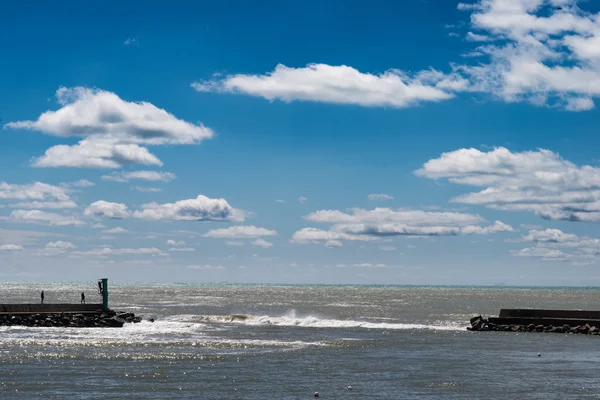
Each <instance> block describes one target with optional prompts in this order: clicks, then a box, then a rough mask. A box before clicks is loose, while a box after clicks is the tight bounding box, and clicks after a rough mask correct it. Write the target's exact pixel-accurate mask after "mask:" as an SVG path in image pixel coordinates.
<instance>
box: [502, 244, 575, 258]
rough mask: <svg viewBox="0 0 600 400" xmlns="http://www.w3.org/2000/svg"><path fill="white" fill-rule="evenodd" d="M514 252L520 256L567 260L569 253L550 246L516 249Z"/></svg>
mask: <svg viewBox="0 0 600 400" xmlns="http://www.w3.org/2000/svg"><path fill="white" fill-rule="evenodd" d="M513 254H514V255H516V256H519V257H538V258H541V259H544V260H565V259H566V258H567V254H565V253H563V252H562V251H560V250H556V249H550V248H548V247H528V248H525V249H521V250H519V251H515V252H513Z"/></svg>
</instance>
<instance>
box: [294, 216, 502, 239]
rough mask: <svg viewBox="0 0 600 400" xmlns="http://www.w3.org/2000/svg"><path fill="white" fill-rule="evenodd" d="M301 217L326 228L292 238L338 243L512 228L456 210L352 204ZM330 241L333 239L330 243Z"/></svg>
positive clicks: (472, 232) (299, 233)
mask: <svg viewBox="0 0 600 400" xmlns="http://www.w3.org/2000/svg"><path fill="white" fill-rule="evenodd" d="M304 218H305V219H307V220H309V221H312V222H316V223H326V224H330V225H331V227H330V228H329V230H321V229H316V228H304V229H301V230H299V231H297V232H295V233H294V235H293V236H292V240H291V241H292V242H295V243H323V242H324V244H325V245H327V243H328V242H329V245H330V246H331V245H333V246H339V243H337V242H340V241H342V240H353V241H369V240H377V239H381V238H384V237H389V236H409V237H410V236H413V237H422V236H452V235H487V234H491V233H497V232H512V231H513V228H512V227H511V226H509V225H507V224H505V223H503V222H501V221H495V222H494V223H493V224H492V225H487V226H482V224H483V223H485V220H484V219H483V218H481V217H480V216H479V215H473V214H465V213H457V212H427V211H421V210H394V209H391V208H375V209H373V210H364V209H360V208H353V209H351V210H350V213H344V212H342V211H339V210H319V211H317V212H314V213H311V214H308V215H306V216H305V217H304ZM331 241H333V243H331Z"/></svg>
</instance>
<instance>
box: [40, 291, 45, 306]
mask: <svg viewBox="0 0 600 400" xmlns="http://www.w3.org/2000/svg"><path fill="white" fill-rule="evenodd" d="M40 297H41V298H42V304H44V291H43V290H42V293H40Z"/></svg>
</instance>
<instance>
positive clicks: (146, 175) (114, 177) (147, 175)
mask: <svg viewBox="0 0 600 400" xmlns="http://www.w3.org/2000/svg"><path fill="white" fill-rule="evenodd" d="M101 178H102V179H104V180H106V181H114V182H127V181H129V180H132V179H140V180H144V181H162V182H169V181H171V180H173V179H175V174H173V173H171V172H159V171H132V172H120V173H119V172H113V173H112V174H110V175H102V176H101Z"/></svg>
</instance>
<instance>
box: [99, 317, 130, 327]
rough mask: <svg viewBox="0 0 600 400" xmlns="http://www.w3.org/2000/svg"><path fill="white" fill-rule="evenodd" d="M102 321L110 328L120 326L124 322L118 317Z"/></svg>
mask: <svg viewBox="0 0 600 400" xmlns="http://www.w3.org/2000/svg"><path fill="white" fill-rule="evenodd" d="M102 323H103V324H104V326H109V327H111V328H122V327H123V325H124V324H125V321H123V320H122V319H121V318H118V317H111V318H107V319H105V320H103V321H102Z"/></svg>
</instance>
